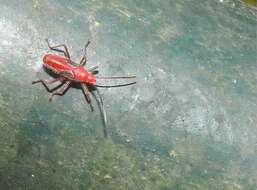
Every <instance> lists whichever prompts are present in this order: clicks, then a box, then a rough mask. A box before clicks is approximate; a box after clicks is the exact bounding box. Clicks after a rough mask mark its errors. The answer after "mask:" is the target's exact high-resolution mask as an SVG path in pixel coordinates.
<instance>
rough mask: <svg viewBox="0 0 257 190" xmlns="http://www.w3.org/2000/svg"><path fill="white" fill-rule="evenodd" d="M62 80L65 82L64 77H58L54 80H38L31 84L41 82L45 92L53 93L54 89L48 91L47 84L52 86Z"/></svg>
mask: <svg viewBox="0 0 257 190" xmlns="http://www.w3.org/2000/svg"><path fill="white" fill-rule="evenodd" d="M64 80H65V78H64V77H58V78H55V79H47V80H44V79H39V80H35V81H32V84H36V83H39V82H41V83H42V84H43V85H44V87H45V88H46V90H47V91H48V92H51V91H53V90H54V89H55V88H56V87H55V88H53V89H50V88H49V86H48V84H53V83H55V82H58V81H64Z"/></svg>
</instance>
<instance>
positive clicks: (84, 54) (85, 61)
mask: <svg viewBox="0 0 257 190" xmlns="http://www.w3.org/2000/svg"><path fill="white" fill-rule="evenodd" d="M89 44H90V41H89V40H88V41H87V44H86V45H85V48H84V53H83V55H82V58H81V60H80V62H79V65H81V66H85V65H86V63H87V47H88V45H89Z"/></svg>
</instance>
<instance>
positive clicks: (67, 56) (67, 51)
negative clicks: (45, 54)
mask: <svg viewBox="0 0 257 190" xmlns="http://www.w3.org/2000/svg"><path fill="white" fill-rule="evenodd" d="M46 43H47V45H48V47H49V49H51V50H54V51H58V52H61V53H63V54H64V56H65V57H66V58H68V59H70V54H69V50H68V48H67V46H66V45H65V44H60V45H56V46H51V45H50V43H49V40H48V39H46ZM58 47H63V48H64V50H61V49H58Z"/></svg>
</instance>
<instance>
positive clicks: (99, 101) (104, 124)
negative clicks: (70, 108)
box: [90, 86, 107, 137]
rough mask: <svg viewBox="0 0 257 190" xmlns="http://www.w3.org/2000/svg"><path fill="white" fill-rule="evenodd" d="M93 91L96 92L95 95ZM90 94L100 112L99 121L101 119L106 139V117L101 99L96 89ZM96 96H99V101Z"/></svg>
mask: <svg viewBox="0 0 257 190" xmlns="http://www.w3.org/2000/svg"><path fill="white" fill-rule="evenodd" d="M94 87H95V86H94ZM94 90H95V91H96V93H95V91H94ZM90 92H91V94H92V95H93V96H94V98H95V100H96V102H97V105H98V107H99V110H100V113H101V119H102V123H103V131H104V137H107V116H106V111H105V108H104V103H103V98H102V96H101V94H100V92H99V90H98V89H97V87H95V89H93V90H92V91H90ZM97 95H98V96H99V99H98V98H97Z"/></svg>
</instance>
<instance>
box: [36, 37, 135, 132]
mask: <svg viewBox="0 0 257 190" xmlns="http://www.w3.org/2000/svg"><path fill="white" fill-rule="evenodd" d="M46 42H47V45H48V47H49V48H50V49H51V50H53V51H57V52H60V53H63V54H64V57H61V56H59V55H55V54H46V55H45V56H44V58H43V66H44V67H45V68H46V69H47V70H48V71H50V72H53V73H55V74H56V75H57V77H55V78H53V79H48V80H44V79H41V78H40V79H39V80H36V81H33V82H32V84H35V83H39V82H41V83H42V84H43V85H44V87H45V88H46V90H47V91H48V92H51V95H50V98H49V101H51V100H52V98H53V96H54V95H63V94H64V93H65V91H66V90H67V89H68V88H69V87H70V85H71V84H72V83H78V84H80V86H81V88H82V91H83V93H84V95H85V98H86V101H87V103H88V104H89V105H90V108H91V111H94V108H93V105H92V102H91V98H90V93H91V94H92V95H93V97H94V98H95V100H96V102H97V104H98V107H99V110H100V113H101V118H102V122H103V130H104V136H105V137H107V128H106V123H107V119H106V111H105V108H104V103H103V98H102V96H101V94H100V92H99V90H98V88H97V87H103V88H111V87H121V86H128V85H132V84H135V83H136V82H131V83H127V84H120V85H112V86H103V85H97V84H96V79H121V78H123V79H124V78H125V79H130V78H135V77H136V76H125V77H97V76H95V75H96V74H97V73H98V70H97V68H98V67H97V66H94V67H92V68H89V69H86V68H85V67H84V66H85V65H86V63H87V57H86V55H87V51H86V50H87V47H88V45H89V44H90V41H88V42H87V44H86V45H85V49H84V53H83V56H82V58H81V60H80V63H79V64H77V63H75V62H74V61H72V60H71V58H70V54H69V51H68V48H67V46H66V45H65V44H61V45H57V46H51V45H50V44H49V41H48V40H47V39H46ZM60 47H63V49H60ZM58 81H60V82H61V85H60V87H57V88H54V89H50V88H49V87H48V84H52V83H55V82H58Z"/></svg>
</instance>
